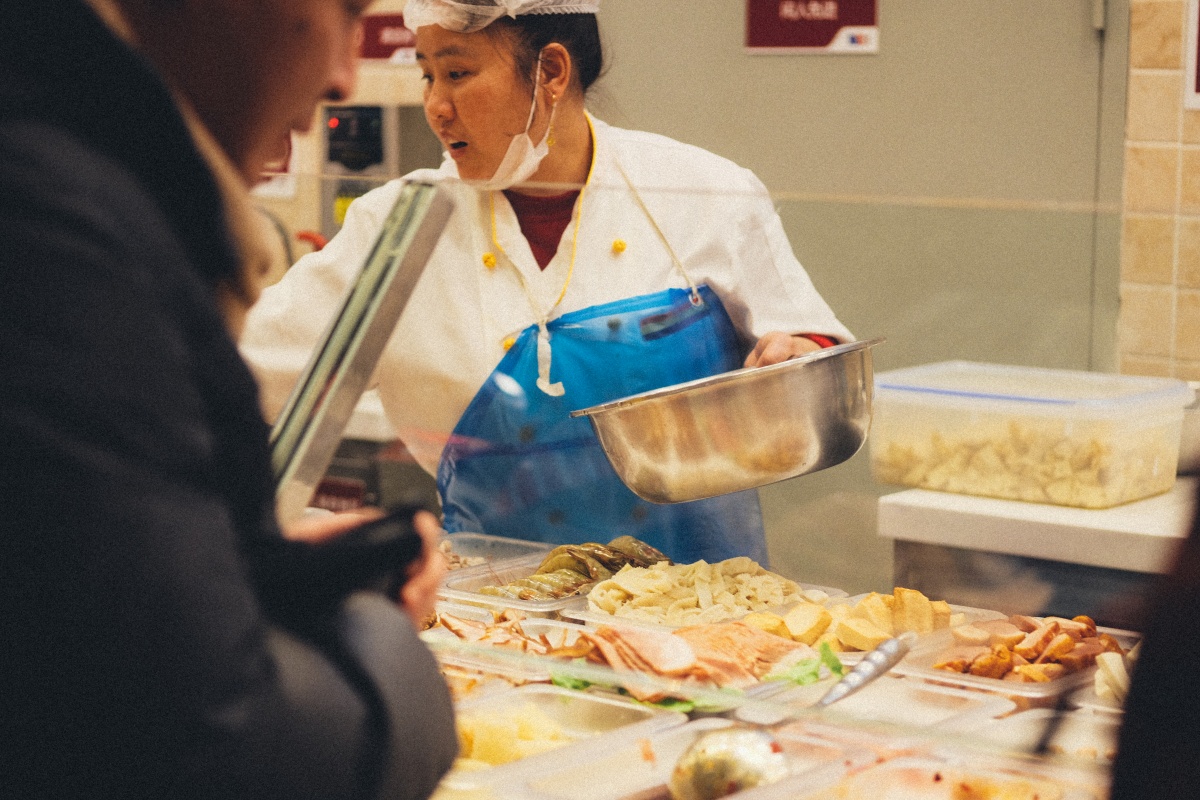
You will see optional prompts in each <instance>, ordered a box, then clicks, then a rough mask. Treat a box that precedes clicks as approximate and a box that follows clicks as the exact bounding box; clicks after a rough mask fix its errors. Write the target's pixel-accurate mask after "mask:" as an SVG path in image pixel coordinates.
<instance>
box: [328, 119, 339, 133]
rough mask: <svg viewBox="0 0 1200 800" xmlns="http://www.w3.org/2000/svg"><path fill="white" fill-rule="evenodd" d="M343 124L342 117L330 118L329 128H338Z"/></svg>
mask: <svg viewBox="0 0 1200 800" xmlns="http://www.w3.org/2000/svg"><path fill="white" fill-rule="evenodd" d="M341 124H342V121H341V120H340V119H338V118H337V117H330V118H329V129H330V130H333V129H334V128H336V127H337V126H338V125H341Z"/></svg>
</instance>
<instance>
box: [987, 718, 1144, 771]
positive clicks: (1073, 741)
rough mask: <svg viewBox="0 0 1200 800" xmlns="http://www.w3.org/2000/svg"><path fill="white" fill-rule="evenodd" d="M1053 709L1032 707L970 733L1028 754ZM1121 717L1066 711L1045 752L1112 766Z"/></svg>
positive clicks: (1044, 728)
mask: <svg viewBox="0 0 1200 800" xmlns="http://www.w3.org/2000/svg"><path fill="white" fill-rule="evenodd" d="M1053 718H1054V710H1053V709H1048V708H1036V709H1032V710H1030V711H1022V712H1021V713H1020V714H1013V715H1012V716H1011V717H1006V718H1004V719H993V720H988V721H987V722H984V723H982V724H980V725H979V726H978V727H976V728H975V729H974V730H972V731H971V735H972V736H975V737H978V738H980V739H982V740H984V741H987V742H989V743H991V744H994V745H997V746H998V747H1004V748H1006V749H1009V750H1017V751H1025V752H1029V751H1031V750H1033V748H1034V747H1036V746H1037V744H1038V742H1039V741H1040V740H1041V737H1042V734H1043V733H1044V732H1045V731H1046V727H1047V726H1048V725H1049V724H1050V723H1051V721H1052V720H1053ZM1120 729H1121V718H1120V717H1119V716H1117V715H1115V714H1104V713H1100V714H1096V713H1092V712H1089V711H1067V712H1064V713H1063V715H1062V718H1061V719H1060V720H1059V721H1058V727H1057V728H1056V729H1055V731H1054V736H1053V738H1052V739H1051V740H1050V742H1049V748H1048V752H1049V753H1051V754H1054V755H1063V756H1068V757H1070V758H1077V759H1081V760H1084V761H1094V762H1097V763H1101V764H1110V763H1112V760H1113V758H1115V757H1116V754H1117V734H1118V732H1119V731H1120Z"/></svg>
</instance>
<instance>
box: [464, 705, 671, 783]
mask: <svg viewBox="0 0 1200 800" xmlns="http://www.w3.org/2000/svg"><path fill="white" fill-rule="evenodd" d="M527 704H530V705H532V706H533V707H535V708H536V709H537V710H538V711H540V712H542V713H543V714H545V715H546V716H548V717H549V718H550V719H551V720H552V721H553V722H554V723H555V724H556V725H557V726H558V727H559V728H560V729H561V730H562V731H563V732H564V733H565V734H567V735H568V736H569V737H570V738H571V739H572V741H570V742H568V743H566V744H564V745H562V746H561V747H557V748H555V749H553V750H548V751H546V752H542V753H538V754H536V755H531V756H528V757H526V758H523V759H520V760H518V761H512V762H509V763H507V764H500V765H498V766H493V767H488V768H486V769H479V770H469V771H466V770H451V771H450V773H449V774H447V775H446V777H445V778H443V779H442V787H443V788H444V789H446V790H448V792H462V791H479V790H487V789H491V790H492V791H495V789H496V788H498V787H503V786H517V785H521V784H523V783H524V782H525V781H526V780H528V779H529V778H530V777H533V776H538V775H545V774H548V773H550V772H552V771H553V770H555V769H556V768H557V767H558V766H559V765H561V764H564V763H570V762H579V761H586V760H588V759H589V758H591V757H593V756H589V754H598V753H605V752H610V751H611V750H613V749H615V748H617V747H619V746H621V745H622V744H625V743H628V742H636V741H637V740H638V739H641V738H644V737H647V736H652V735H654V734H656V733H658V732H659V731H663V730H667V729H669V728H675V727H678V726H680V725H683V724H684V723H685V722H686V721H687V716H686V715H684V714H681V713H679V712H677V711H669V710H665V709H661V708H656V707H654V706H649V705H644V704H640V703H635V702H632V701H629V700H625V699H622V698H618V697H613V696H611V695H600V694H587V693H584V692H576V691H571V690H569V689H560V688H559V687H557V686H546V685H542V684H529V685H527V686H520V687H517V688H516V689H513V690H512V691H509V692H503V693H498V694H494V695H490V696H488V697H481V698H479V699H477V700H468V701H465V702H462V703H460V704H459V705H458V707H457V709H456V712H457V716H458V717H459V719H460V720H461V719H464V718H466V717H468V716H470V715H477V714H487V715H495V716H497V717H500V718H503V717H505V716H511V715H515V714H516V713H518V712H519V710H520V709H522V708H524V707H525V706H526V705H527Z"/></svg>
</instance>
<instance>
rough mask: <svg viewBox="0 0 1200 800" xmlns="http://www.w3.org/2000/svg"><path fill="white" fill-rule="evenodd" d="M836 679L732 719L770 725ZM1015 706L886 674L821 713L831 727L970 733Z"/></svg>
mask: <svg viewBox="0 0 1200 800" xmlns="http://www.w3.org/2000/svg"><path fill="white" fill-rule="evenodd" d="M834 683H836V681H833V680H824V681H820V682H819V683H814V684H811V685H809V686H793V687H791V688H789V689H785V690H784V691H782V692H779V693H776V694H773V695H771V696H770V702H769V704H754V705H748V706H746V707H745V708H742V709H739V710H738V712H737V716H738V718H739V719H743V720H744V721H747V722H753V723H757V724H763V725H769V724H774V723H776V722H780V721H782V720H783V719H785V718H786V717H787V716H788V715H789V714H793V713H796V712H803V711H804V710H805V709H807V708H809V707H811V706H812V705H813V704H814V703H816V702H817V701H818V700H820V699H821V698H822V697H823V696H824V695H825V693H826V692H828V691H829V689H830V688H831V687H832V686H833V684H834ZM1016 707H1017V704H1016V703H1015V702H1013V701H1012V700H1010V699H1008V698H1006V697H1001V696H1000V695H994V694H987V693H984V692H977V691H970V690H967V689H954V688H951V687H948V686H938V685H935V684H931V683H925V682H923V681H914V680H910V679H907V678H899V677H892V676H889V675H885V676H883V677H882V678H879V679H878V680H876V681H875V682H874V683H869V684H867V685H866V686H864V687H862V688H861V689H859V690H858V691H857V692H855V693H854V694H852V695H850V696H848V697H846V698H844V699H842V700H839V701H838V702H836V703H834V704H833V705H831V706H829V707H828V708H826V709H823V710H822V711H820V712H813V713H814V714H815V715H818V718H824V719H826V720H828V721H829V722H830V723H833V724H836V723H837V722H838V721H839V720H843V719H845V720H849V721H850V722H851V723H852V724H853V723H859V722H873V723H884V724H888V725H896V726H903V727H905V728H937V729H938V730H942V731H946V730H970V729H973V728H976V727H978V726H980V725H981V724H982V723H984V722H987V721H990V720H993V719H996V718H997V717H1002V716H1004V715H1005V714H1009V713H1012V712H1013V711H1015V710H1016Z"/></svg>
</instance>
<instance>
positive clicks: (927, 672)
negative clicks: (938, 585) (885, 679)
mask: <svg viewBox="0 0 1200 800" xmlns="http://www.w3.org/2000/svg"><path fill="white" fill-rule="evenodd" d="M1096 630H1097V632H1098V633H1107V634H1109V635H1111V636H1113V637H1114V638H1116V640H1117V641H1118V642H1120V644H1121V646H1122V647H1124V648H1125V649H1126V650H1128V649H1129V648H1130V647H1132V646H1133V645H1134V644H1136V643H1137V642H1138V640H1139V639H1140V638H1141V637H1140V635H1139V634H1137V633H1133V632H1132V631H1125V630H1118V629H1116V628H1103V627H1101V628H1097V629H1096ZM953 644H954V639H953V635H952V634H951V633H950V631H948V630H947V631H937V632H936V633H935V634H932V635H930V636H929V637H927V638H926V639H925V641H924V642H923V643H922V644H921V645H919V646H918V647H915V648H913V650H912V652H910V653H909V654H908V655H907V656H905V658H904V660H903V661H901V662H900V663H899V664H897V665H896V666H895V667H894V668H893V669H894V670H895V671H896V673H897V674H899V675H908V676H911V677H915V678H921V679H923V680H927V681H931V682H934V683H940V684H944V685H947V686H959V687H964V688H970V689H982V690H984V691H989V692H996V693H999V694H1002V695H1005V696H1008V697H1012V698H1014V699H1017V700H1018V702H1019V703H1020V702H1021V701H1025V703H1026V704H1028V705H1039V704H1041V705H1048V704H1050V703H1052V702H1053V701H1054V698H1056V697H1058V696H1059V695H1060V694H1062V693H1063V692H1067V691H1074V690H1076V689H1078V688H1080V687H1082V686H1084V685H1085V684H1087V683H1088V682H1089V681H1093V680H1095V675H1096V667H1095V666H1091V667H1088V668H1087V669H1082V670H1079V671H1078V672H1073V673H1070V674H1068V675H1064V676H1062V677H1061V678H1057V679H1055V680H1052V681H1047V682H1045V683H1020V682H1016V681H1006V680H1001V679H1000V678H985V677H981V676H979V675H969V674H964V673H960V672H950V671H948V670H941V669H934V668H933V665H934V664H935V663H937V661H938V660H939V657H940V656H941V655H942V654H943V653H944V652H945V651H946V650H947V649H948V648H950V647H952V646H953Z"/></svg>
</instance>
